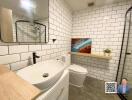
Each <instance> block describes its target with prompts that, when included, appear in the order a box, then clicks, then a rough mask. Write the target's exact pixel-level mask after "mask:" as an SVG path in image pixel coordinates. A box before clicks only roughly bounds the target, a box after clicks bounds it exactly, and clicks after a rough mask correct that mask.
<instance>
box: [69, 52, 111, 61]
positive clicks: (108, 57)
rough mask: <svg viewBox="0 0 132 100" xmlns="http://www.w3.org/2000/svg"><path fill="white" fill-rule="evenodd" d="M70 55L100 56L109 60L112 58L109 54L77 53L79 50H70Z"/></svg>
mask: <svg viewBox="0 0 132 100" xmlns="http://www.w3.org/2000/svg"><path fill="white" fill-rule="evenodd" d="M70 54H72V55H79V56H86V57H94V58H101V59H107V60H110V59H112V57H111V56H105V55H104V54H99V53H91V54H88V53H79V52H70Z"/></svg>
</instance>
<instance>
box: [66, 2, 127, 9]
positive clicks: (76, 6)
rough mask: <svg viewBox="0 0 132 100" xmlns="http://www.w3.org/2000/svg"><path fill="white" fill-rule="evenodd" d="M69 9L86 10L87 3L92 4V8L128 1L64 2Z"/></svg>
mask: <svg viewBox="0 0 132 100" xmlns="http://www.w3.org/2000/svg"><path fill="white" fill-rule="evenodd" d="M65 1H66V2H67V3H68V4H69V5H70V6H71V8H72V9H73V10H74V11H76V10H81V9H86V8H88V3H91V2H94V4H95V5H94V6H103V5H107V4H112V3H116V2H120V1H128V0H65Z"/></svg>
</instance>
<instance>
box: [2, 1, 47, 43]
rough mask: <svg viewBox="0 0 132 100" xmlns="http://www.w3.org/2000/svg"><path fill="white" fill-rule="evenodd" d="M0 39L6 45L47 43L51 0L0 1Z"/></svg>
mask: <svg viewBox="0 0 132 100" xmlns="http://www.w3.org/2000/svg"><path fill="white" fill-rule="evenodd" d="M0 39H1V41H2V42H6V43H12V42H13V43H14V42H15V43H47V42H48V41H49V0H0Z"/></svg>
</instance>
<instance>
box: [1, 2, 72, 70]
mask: <svg viewBox="0 0 132 100" xmlns="http://www.w3.org/2000/svg"><path fill="white" fill-rule="evenodd" d="M49 2H50V3H49V6H50V7H49V16H50V17H49V24H50V25H49V34H50V36H49V37H50V41H49V43H47V44H41V45H10V46H0V64H5V65H7V66H8V67H10V68H11V70H18V69H20V68H23V67H26V66H28V65H30V64H32V59H31V58H32V52H34V51H36V52H37V55H39V56H41V57H40V59H37V61H42V60H47V59H51V58H55V57H59V56H61V55H62V54H63V53H66V52H69V51H70V47H71V43H70V40H71V32H72V11H71V9H70V7H69V6H68V5H67V4H66V3H65V1H64V0H50V1H49ZM53 38H55V39H57V40H56V42H55V43H53V42H52V39H53Z"/></svg>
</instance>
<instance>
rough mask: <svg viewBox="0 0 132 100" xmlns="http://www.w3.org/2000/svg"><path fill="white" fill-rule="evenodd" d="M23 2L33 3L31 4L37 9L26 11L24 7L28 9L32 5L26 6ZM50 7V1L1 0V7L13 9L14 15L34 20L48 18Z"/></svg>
mask: <svg viewBox="0 0 132 100" xmlns="http://www.w3.org/2000/svg"><path fill="white" fill-rule="evenodd" d="M21 1H26V2H27V1H31V3H32V2H33V3H34V5H35V8H34V9H32V8H31V9H24V7H25V8H27V7H28V6H30V5H29V4H26V3H25V5H24V4H23V5H22V3H21ZM21 6H24V7H21ZM26 6H27V7H26ZM48 6H49V5H48V0H0V7H5V8H8V9H11V10H12V12H13V13H14V14H16V15H21V16H23V17H26V18H29V19H33V20H42V19H45V18H47V17H48V11H49V10H48Z"/></svg>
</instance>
